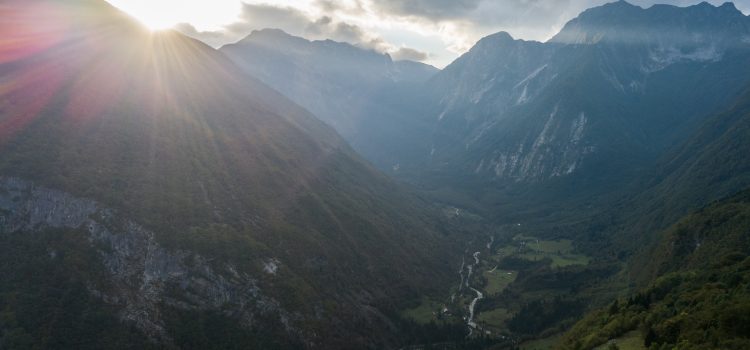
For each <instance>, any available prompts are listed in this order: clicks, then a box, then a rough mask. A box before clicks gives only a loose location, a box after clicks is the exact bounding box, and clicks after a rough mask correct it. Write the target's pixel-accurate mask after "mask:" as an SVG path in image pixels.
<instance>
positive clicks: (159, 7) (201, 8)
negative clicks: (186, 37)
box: [107, 0, 242, 30]
mask: <svg viewBox="0 0 750 350" xmlns="http://www.w3.org/2000/svg"><path fill="white" fill-rule="evenodd" d="M107 2H109V3H110V4H112V5H114V6H115V7H117V8H119V9H120V10H122V11H124V12H126V13H127V14H129V15H131V16H133V17H134V18H135V19H137V20H138V21H139V22H141V23H142V24H143V25H144V26H146V27H148V28H149V29H151V30H163V29H169V28H172V27H174V26H176V25H178V24H180V23H189V24H191V25H193V26H195V27H196V28H200V29H203V30H214V29H219V28H221V27H222V26H223V25H226V24H229V23H232V22H234V21H235V20H236V19H237V16H238V14H239V12H240V10H241V7H242V1H240V0H107Z"/></svg>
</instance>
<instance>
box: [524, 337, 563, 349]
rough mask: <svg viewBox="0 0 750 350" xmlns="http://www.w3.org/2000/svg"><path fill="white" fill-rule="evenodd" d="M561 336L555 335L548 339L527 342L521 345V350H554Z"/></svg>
mask: <svg viewBox="0 0 750 350" xmlns="http://www.w3.org/2000/svg"><path fill="white" fill-rule="evenodd" d="M561 336H562V335H560V334H557V335H553V336H551V337H549V338H544V339H537V340H532V341H527V342H525V343H522V344H521V350H552V349H555V346H557V343H558V342H559V341H560V338H561Z"/></svg>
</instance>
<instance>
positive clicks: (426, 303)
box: [401, 299, 442, 324]
mask: <svg viewBox="0 0 750 350" xmlns="http://www.w3.org/2000/svg"><path fill="white" fill-rule="evenodd" d="M441 308H442V304H440V303H437V302H435V301H433V300H430V299H422V302H421V304H419V306H417V307H415V308H413V309H408V310H404V311H403V312H402V313H401V315H402V316H403V317H404V318H409V319H412V320H414V321H415V322H417V323H421V324H428V323H430V321H434V320H437V317H436V314H437V312H439V311H440V309H441Z"/></svg>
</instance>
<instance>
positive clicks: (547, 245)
mask: <svg viewBox="0 0 750 350" xmlns="http://www.w3.org/2000/svg"><path fill="white" fill-rule="evenodd" d="M573 251H574V249H573V241H571V240H569V239H559V240H540V239H537V238H536V237H531V236H524V235H517V236H516V237H514V238H513V243H512V244H510V245H506V246H504V247H500V248H498V249H497V254H496V255H495V259H497V260H498V261H499V260H500V259H502V258H504V257H508V256H515V257H518V258H521V259H524V260H528V261H542V260H544V259H549V260H550V266H551V267H554V268H558V267H565V266H571V265H588V264H589V258H588V257H587V256H585V255H581V254H575V253H574V252H573Z"/></svg>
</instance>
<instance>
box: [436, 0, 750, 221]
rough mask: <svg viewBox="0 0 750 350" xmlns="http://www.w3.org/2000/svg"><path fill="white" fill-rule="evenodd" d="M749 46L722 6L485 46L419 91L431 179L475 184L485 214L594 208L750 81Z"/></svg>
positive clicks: (602, 12) (622, 17)
mask: <svg viewBox="0 0 750 350" xmlns="http://www.w3.org/2000/svg"><path fill="white" fill-rule="evenodd" d="M749 35H750V19H748V17H747V16H744V15H743V14H742V13H741V12H739V11H738V10H737V9H736V8H734V6H732V5H731V4H725V5H723V6H719V7H714V6H712V5H709V4H706V3H703V4H701V5H696V6H691V7H687V8H679V7H674V6H666V5H659V6H654V7H651V8H648V9H643V8H640V7H637V6H633V5H630V4H628V3H626V2H623V1H620V2H616V3H612V4H608V5H604V6H602V7H597V8H593V9H590V10H587V11H585V12H584V13H582V14H581V15H580V16H579V17H577V18H576V19H574V20H572V21H570V22H569V23H568V24H567V25H566V26H565V27H564V28H563V29H562V31H561V32H560V33H559V34H558V35H556V36H555V37H554V38H552V39H551V40H550V41H548V42H546V43H538V42H525V41H522V40H513V39H512V38H511V37H510V36H509V35H507V34H505V33H499V34H495V35H492V36H489V37H487V38H485V39H483V40H481V41H480V42H479V43H477V45H476V46H475V47H474V48H473V49H472V50H470V51H469V52H468V53H466V54H465V55H464V56H462V57H461V58H459V59H458V60H456V61H455V62H454V63H452V64H451V65H449V66H448V67H446V68H445V69H444V70H443V71H441V72H440V73H439V74H438V75H436V76H435V77H434V78H433V79H432V80H430V82H429V83H428V85H429V87H430V93H431V95H432V101H434V102H433V106H435V107H434V109H433V110H432V111H431V112H430V114H431V116H432V118H434V119H433V120H434V123H435V124H434V130H435V133H434V134H433V139H432V151H431V152H430V153H429V154H427V155H425V156H427V157H429V159H430V165H429V167H428V169H429V170H428V174H441V175H435V176H436V177H438V176H441V177H442V178H443V180H442V181H443V184H445V183H448V184H450V185H448V186H453V187H455V186H461V183H462V182H463V183H465V182H467V181H468V182H470V183H471V185H470V186H468V188H469V190H470V189H471V188H477V185H478V186H479V187H481V188H484V189H485V190H484V191H478V192H479V193H480V194H479V195H478V196H475V197H479V198H481V197H484V201H485V203H490V204H491V203H493V202H495V203H497V202H507V201H525V202H526V204H528V203H529V202H528V200H529V198H536V200H532V203H534V204H539V205H545V204H544V203H550V202H557V201H558V199H560V197H564V198H565V200H564V201H568V200H570V201H568V202H567V203H568V205H572V204H573V202H572V200H580V202H578V203H579V204H580V203H592V202H591V201H592V200H594V201H595V200H596V198H599V197H601V196H603V195H605V194H607V193H611V189H613V188H622V186H624V185H626V184H627V183H628V182H629V181H630V180H632V179H633V178H636V177H638V176H640V175H642V174H643V173H642V170H643V169H648V168H651V167H653V166H654V165H655V163H656V160H657V159H658V158H659V157H660V156H662V155H663V154H664V153H665V152H666V151H667V150H668V149H669V148H670V147H672V146H674V145H676V144H679V143H680V142H682V141H684V140H685V139H686V138H687V137H689V136H690V135H691V133H692V132H694V131H695V130H696V129H697V128H698V127H699V126H700V125H701V123H702V122H703V120H705V118H706V117H707V116H708V115H710V114H711V113H713V112H716V111H718V110H720V109H721V108H724V106H726V105H727V104H729V103H730V102H731V101H732V100H733V99H734V98H736V96H737V95H738V94H739V93H740V92H741V91H742V89H743V88H744V86H746V84H747V83H748V82H749V81H750V70H749V69H748V66H747V65H746V64H745V63H746V62H747V60H748V57H750V44H749V43H748V40H747V38H748V36H749ZM446 174H450V175H447V176H446ZM446 177H447V178H449V179H452V180H449V181H445V180H444V179H445V178H446ZM440 181H441V180H438V181H437V182H433V183H439V182H440ZM436 187H441V185H436ZM493 190H495V191H496V193H495V194H494V195H490V196H489V198H488V196H487V191H493ZM514 193H515V194H514ZM518 194H521V196H519V195H518ZM558 203H559V202H558ZM491 205H492V204H491ZM496 209H497V210H499V211H504V210H505V209H510V208H509V207H507V206H502V205H501V206H500V207H497V206H496Z"/></svg>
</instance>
